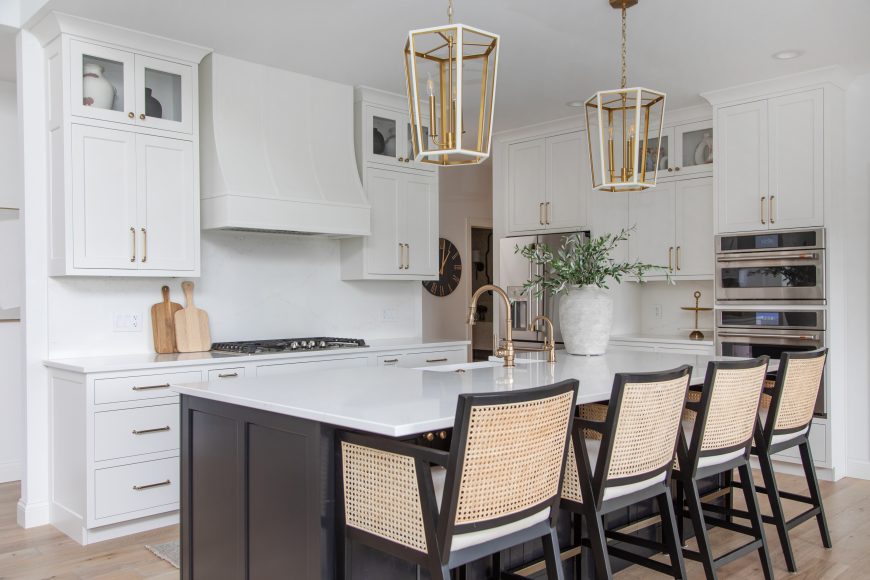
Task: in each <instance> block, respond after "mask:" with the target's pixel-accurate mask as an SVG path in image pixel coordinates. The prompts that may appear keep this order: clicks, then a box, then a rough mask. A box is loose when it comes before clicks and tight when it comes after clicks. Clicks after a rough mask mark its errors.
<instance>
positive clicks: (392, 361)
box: [384, 358, 399, 365]
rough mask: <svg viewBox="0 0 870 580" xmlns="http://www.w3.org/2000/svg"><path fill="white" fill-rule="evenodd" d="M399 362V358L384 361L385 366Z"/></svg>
mask: <svg viewBox="0 0 870 580" xmlns="http://www.w3.org/2000/svg"><path fill="white" fill-rule="evenodd" d="M397 362H399V359H397V358H388V359H384V364H385V365H393V364H396V363H397Z"/></svg>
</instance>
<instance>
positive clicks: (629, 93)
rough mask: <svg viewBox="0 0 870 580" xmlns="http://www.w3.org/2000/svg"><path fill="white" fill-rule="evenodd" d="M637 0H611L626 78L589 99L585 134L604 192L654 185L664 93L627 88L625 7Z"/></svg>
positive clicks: (596, 178)
mask: <svg viewBox="0 0 870 580" xmlns="http://www.w3.org/2000/svg"><path fill="white" fill-rule="evenodd" d="M635 4H637V0H610V5H611V6H612V7H614V8H616V9H618V10H621V11H622V82H621V84H620V88H619V89H614V90H609V91H599V92H597V93H595V94H594V95H592V97H591V98H590V99H589V100H587V101H586V106H585V107H584V108H585V111H586V129H587V131H586V133H587V137H588V139H589V160H590V164H591V167H592V187H593V188H595V189H598V190H601V191H641V190H644V189H648V188H651V187H655V186H656V179H657V178H658V167H659V155H660V153H661V148H660V144H659V140H660V137H661V134H662V125H663V123H664V116H665V93H661V92H659V91H654V90H652V89H647V88H644V87H630V88H626V76H627V75H626V69H627V67H626V11H627V10H628V8H629V7H630V6H633V5H635Z"/></svg>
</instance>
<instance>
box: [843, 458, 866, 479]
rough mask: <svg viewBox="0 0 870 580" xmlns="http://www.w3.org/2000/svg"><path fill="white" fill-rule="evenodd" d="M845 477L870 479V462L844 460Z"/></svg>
mask: <svg viewBox="0 0 870 580" xmlns="http://www.w3.org/2000/svg"><path fill="white" fill-rule="evenodd" d="M846 476H848V477H857V478H858V479H870V461H859V460H857V459H848V460H846Z"/></svg>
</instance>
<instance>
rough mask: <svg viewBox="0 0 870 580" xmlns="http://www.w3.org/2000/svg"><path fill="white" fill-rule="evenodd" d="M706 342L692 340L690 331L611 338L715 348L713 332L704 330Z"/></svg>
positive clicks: (614, 339) (614, 340)
mask: <svg viewBox="0 0 870 580" xmlns="http://www.w3.org/2000/svg"><path fill="white" fill-rule="evenodd" d="M704 335H705V337H704V340H692V339H691V338H689V331H686V332H685V333H680V334H655V333H643V332H641V333H634V334H620V335H616V336H611V337H610V340H611V341H612V342H642V343H654V344H679V345H687V346H713V331H712V330H704Z"/></svg>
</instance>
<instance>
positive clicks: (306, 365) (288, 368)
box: [257, 357, 369, 377]
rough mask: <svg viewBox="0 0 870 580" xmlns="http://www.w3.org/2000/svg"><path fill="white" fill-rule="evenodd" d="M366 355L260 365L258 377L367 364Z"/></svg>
mask: <svg viewBox="0 0 870 580" xmlns="http://www.w3.org/2000/svg"><path fill="white" fill-rule="evenodd" d="M368 364H369V361H368V358H367V357H355V358H340V359H329V360H317V361H306V362H298V363H278V364H270V365H260V366H258V367H257V376H258V377H273V376H275V375H287V374H290V373H299V372H302V371H314V370H321V369H323V370H326V369H349V368H357V367H365V366H368Z"/></svg>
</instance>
